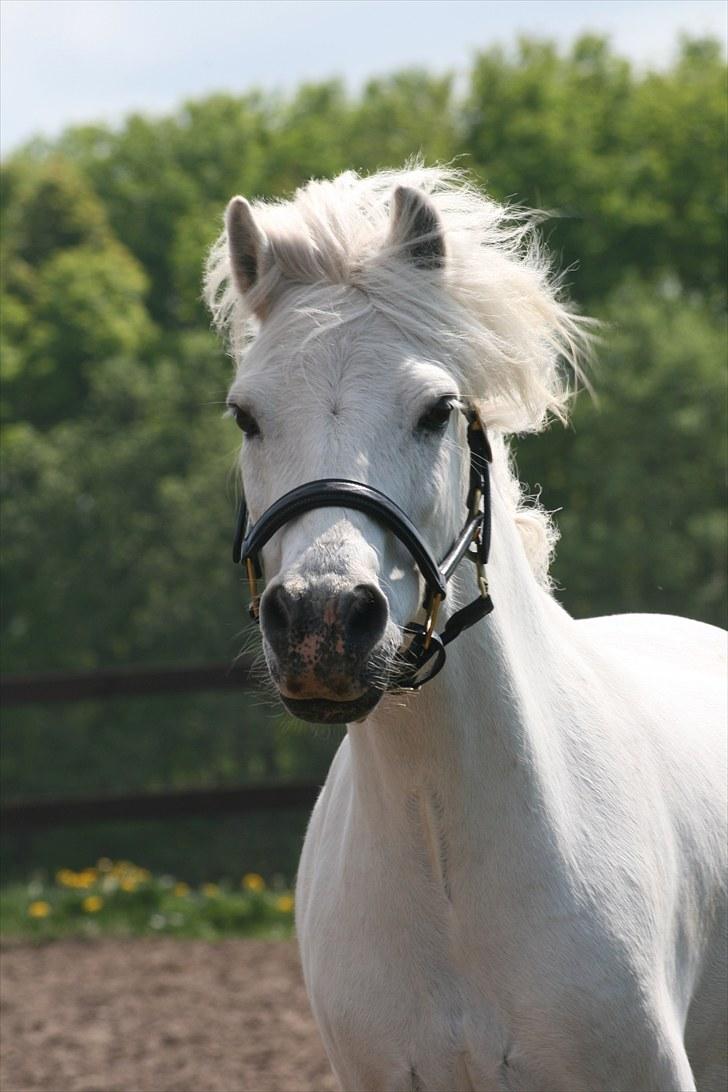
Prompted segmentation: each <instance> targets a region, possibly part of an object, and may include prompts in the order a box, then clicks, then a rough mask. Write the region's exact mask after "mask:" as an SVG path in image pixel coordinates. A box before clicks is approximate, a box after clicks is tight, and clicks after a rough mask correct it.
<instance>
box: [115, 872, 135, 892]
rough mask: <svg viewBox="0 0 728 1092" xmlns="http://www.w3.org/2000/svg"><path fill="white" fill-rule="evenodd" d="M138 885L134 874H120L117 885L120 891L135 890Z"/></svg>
mask: <svg viewBox="0 0 728 1092" xmlns="http://www.w3.org/2000/svg"><path fill="white" fill-rule="evenodd" d="M138 886H139V884H138V883H137V878H136V876H122V877H121V879H120V880H119V887H120V888H121V890H122V891H129V892H132V891H136V889H137V887H138Z"/></svg>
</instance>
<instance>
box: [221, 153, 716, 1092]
mask: <svg viewBox="0 0 728 1092" xmlns="http://www.w3.org/2000/svg"><path fill="white" fill-rule="evenodd" d="M206 291H207V297H208V300H209V302H210V305H211V307H212V310H213V314H214V317H215V320H216V322H217V324H218V326H219V327H220V328H224V329H225V330H226V331H227V332H228V333H229V335H230V336H231V339H232V343H233V347H234V351H235V353H236V356H237V358H238V367H237V374H236V377H235V380H234V382H233V384H232V388H231V391H230V395H229V404H230V407H231V410H232V412H233V413H234V415H235V417H236V419H237V421H238V424H239V425H240V426H241V428H242V429H243V431H244V432H245V434H246V436H245V440H244V443H243V455H244V457H243V461H242V467H243V482H244V490H245V494H246V496H247V502H248V506H249V520H250V526H255V524H256V521H258V520H259V519H260V517H261V515H262V514H263V513H264V512H265V511H266V510H267V509H268V508H269V506H270V505H271V503H272V502H274V501H276V500H277V499H278V498H280V497H281V495H282V494H284V493H286V492H287V491H289V490H291V489H293V488H294V487H298V486H301V485H303V484H304V483H306V482H309V481H312V480H315V481H317V480H318V479H321V478H323V477H324V476H326V475H328V476H336V477H339V478H346V479H349V480H354V481H358V482H364V483H368V484H369V485H370V486H373V487H376V488H377V489H379V490H381V491H382V493H384V494H386V495H387V497H389V498H391V499H392V500H393V501H395V502H396V503H397V504H398V505H399V506H400V507H401V508H402V509H403V510H404V512H406V513H407V515H408V516H409V517H410V519H411V521H412V523H413V524H414V525H415V527H416V528H417V530H418V531H419V532H420V534H421V535H422V537H423V539H424V540H425V541H426V542H427V543H428V544H429V546H430V547H431V549H432V552H433V553H434V554H436V555H437V556H438V557H439V556H442V554H444V553H445V552H446V550H447V549H448V548H449V546H450V543H451V542H452V541H453V539H454V537H455V536H456V535H457V532H458V531H459V529H460V527H461V525H462V523H463V519H464V517H465V515H466V511H465V503H466V501H465V498H466V496H467V494H468V483H469V479H468V467H469V461H470V460H469V457H468V447H467V444H466V422H465V419H464V416H463V415H462V414H460V413H458V412H457V409H458V408H459V407H466V408H469V411H470V413H471V415H472V413H473V411H474V410H475V411H477V413H478V414H479V417H480V419H481V421H482V422H483V424H484V426H485V427H486V429H487V430H488V432H489V433H490V435H491V439H492V443H493V467H492V474H493V496H492V534H493V544H492V558H491V561H490V564H489V567H488V578H489V583H490V589H491V592H492V597H493V600H494V602H495V609H494V611H493V613H492V614H490V615H489V616H488V617H487V618H484V619H482V620H480V621H479V622H478V623H477V624H475V625H473V626H471V628H469V629H468V630H467V632H464V633H462V634H461V635H460V636H459V638H458V639H457V640H456V641H454V642H453V643H452V644H451V645H450V647H449V649H448V658H447V663H446V665H445V667H444V669H443V670H442V671H441V672H440V674H439V675H438V677H437V678H436V679H433V680H432V681H430V682H428V683H426V684H425V685H424V686H423V687H422V689H421V690H420V691H418V692H417V693H400V694H397V693H392V692H390V691H389V690H387V687H388V686H390V684H391V680H392V679H393V678H396V672H397V664H398V663H401V661H402V659H403V657H404V656H405V652H404V646H406V643H407V640H408V639H409V638H408V637H407V636H406V635H405V634H404V633H403V626H404V625H405V624H406V623H408V622H409V621H410V620H411V619H413V618H414V617H415V616H416V615H417V611H418V609H419V608H420V604H421V601H422V596H423V590H424V582H423V579H422V577H421V575H420V572H419V571H418V569H417V567H416V566H415V564H414V563H413V560H412V556H411V554H410V552H409V551H408V550H407V549H405V548H404V547H403V545H402V543H401V542H400V541H399V539H398V537H397V535H395V534H392V533H391V531H390V530H388V529H387V528H386V527H385V526H383V524H382V522H381V521H380V520H379V519H378V518H376V514H375V515H371V514H367V513H366V512H362V511H359V510H354V509H352V508H351V507H349V506H347V505H344V504H341V505H339V506H338V507H335V508H332V507H327V508H322V507H319V506H315V507H314V508H313V510H311V508H310V506H308V507H305V509H304V510H303V511H302V512H301V513H299V514H298V516H297V517H296V518H293V517H292V516H291V514H290V512H289V513H288V514H287V516H286V518H285V520H284V521H283V525H282V526H279V527H278V529H277V530H276V532H275V533H274V534H272V535H271V536H269V538H268V540H267V542H266V544H265V545H264V547H263V548H262V554H261V556H262V562H263V565H262V568H263V574H264V581H265V590H264V593H263V595H262V599H261V602H260V621H261V630H262V635H263V642H264V650H265V655H266V658H267V662H268V667H269V670H270V674H271V676H272V678H273V680H274V682H275V684H276V686H277V688H278V689H279V691H280V695H281V697H282V699H283V701H284V703H285V704H286V705H287V706H288V707H289V708H290V709H292V710H293V711H294V712H296V713H298V714H299V715H301V716H303V717H304V718H306V719H314V720H324V721H325V720H329V721H344V720H345V721H347V722H349V724H348V730H347V734H346V736H345V738H344V740H343V742H342V744H341V746H340V748H339V750H338V753H337V755H336V757H335V759H334V762H333V765H332V767H331V771H330V773H329V776H328V779H327V781H326V784H325V786H324V788H323V791H322V792H321V796H320V798H319V800H318V803H317V804H316V807H315V810H314V812H313V816H312V819H311V823H310V826H309V830H308V834H307V837H306V841H305V845H304V848H303V855H302V858H301V864H300V869H299V875H298V884H297V892H296V906H297V911H296V920H297V930H298V938H299V942H300V948H301V956H302V962H303V970H304V975H305V980H306V986H307V989H308V993H309V996H310V999H311V1005H312V1007H313V1011H314V1014H315V1017H316V1020H317V1022H318V1026H319V1028H320V1030H321V1035H322V1037H323V1041H324V1044H325V1046H326V1050H327V1052H328V1055H329V1058H330V1060H331V1065H332V1066H333V1069H334V1072H335V1074H336V1077H337V1079H338V1081H339V1083H340V1085H341V1087H342V1089H346V1090H353V1089H362V1090H367V1092H372V1090H390V1092H405V1090H406V1092H424V1090H427V1092H434V1090H436V1089H442V1090H454V1089H499V1090H504V1089H508V1090H515V1089H522V1090H529V1092H568V1090H571V1089H573V1090H579V1092H583V1090H587V1089H588V1090H597V1089H599V1090H610V1092H613V1090H620V1092H636V1090H649V1092H655V1090H659V1092H668V1090H681V1092H686V1090H688V1089H695V1088H696V1087H697V1088H699V1089H700V1090H701V1092H708V1090H715V1092H718V1090H723V1089H724V1088H725V1080H726V1075H725V1068H724V1067H725V990H726V987H725V969H726V951H725V936H724V933H723V929H724V924H722V922H724V919H723V918H722V915H723V908H724V906H725V892H726V882H725V875H726V870H725V863H724V861H723V854H724V835H725V800H724V791H725V784H726V778H725V772H724V771H725V767H724V765H723V760H722V757H721V751H722V744H723V736H724V729H725V723H726V722H725V710H724V705H723V702H724V697H725V684H724V680H723V676H722V674H721V660H722V657H723V653H724V648H725V646H724V635H723V633H722V631H719V630H717V629H715V628H712V627H710V626H707V625H702V624H699V623H696V622H691V621H685V620H683V619H680V618H674V617H661V616H650V615H622V616H611V617H605V618H596V619H591V620H588V621H578V622H577V621H575V620H574V619H572V618H571V617H570V616H569V615H568V614H567V613H566V612H565V611H564V610H563V609H562V608H561V607H560V606H559V604H558V603H557V602H556V601H555V599H554V598H553V597H552V595H551V594H550V593H549V589H548V581H547V576H546V573H547V568H548V558H549V551H550V546H551V539H550V531H549V527H548V520H547V518H546V516H545V514H544V513H542V512H540V511H539V510H538V509H536V508H534V507H528V506H527V505H526V504H525V502H524V501H523V499H522V498H521V494H520V489H519V486H518V483H517V481H516V478H515V476H514V474H513V471H512V468H511V467H510V465H509V459H508V449H507V446H506V442H505V440H504V437H505V436H507V435H508V434H509V433H516V432H523V431H527V430H535V429H537V428H539V427H541V426H542V425H543V423H544V421H545V418H546V416H547V414H548V413H549V412H553V411H556V412H557V413H560V412H562V410H563V406H564V403H565V397H566V393H567V392H566V390H565V381H564V378H563V374H564V373H563V371H562V370H561V368H560V361H561V362H563V361H564V359H565V360H566V361H568V362H571V363H572V364H574V363H575V362H576V358H577V356H578V354H579V352H580V346H583V343H584V340H585V339H584V337H583V334H582V331H583V324H581V323H580V322H579V321H578V320H577V319H576V317H575V316H574V315H573V314H571V313H570V312H569V310H568V308H567V307H566V306H565V304H564V303H563V302H561V300H560V297H559V292H558V290H557V285H556V282H555V280H554V278H553V277H552V276H551V275H550V273H549V268H548V264H547V262H546V260H545V258H544V257H543V255H542V253H541V251H540V250H539V249H538V247H537V245H536V243H535V241H534V235H533V231H532V230H531V228H530V226H529V223H528V220H527V218H526V217H525V216H523V215H520V214H519V215H514V214H513V213H512V212H509V211H508V210H506V209H504V208H502V207H500V206H498V205H496V204H494V203H493V202H491V201H489V200H487V199H485V198H484V197H483V196H482V195H481V194H480V193H478V192H477V191H476V190H474V189H473V188H470V187H469V186H468V185H467V184H466V183H464V182H463V180H462V179H461V178H459V177H458V176H457V175H455V174H453V173H452V172H448V171H443V170H426V169H418V168H416V169H412V170H408V171H404V172H401V173H385V172H382V173H380V174H377V175H374V176H372V177H369V178H359V177H357V176H356V175H354V174H345V175H342V176H341V177H339V178H336V179H335V180H333V181H331V182H311V183H310V184H309V185H307V186H305V187H303V188H302V189H300V190H299V191H298V192H297V193H296V194H295V195H294V197H293V199H292V200H291V201H290V202H286V203H279V204H264V203H258V204H256V205H255V206H254V207H251V206H250V205H249V204H248V203H247V202H246V201H245V200H244V199H243V198H240V197H236V198H234V199H233V200H232V201H231V203H230V205H229V206H228V210H227V214H226V231H225V232H224V233H223V235H222V236H221V238H220V240H218V243H217V244H216V246H215V248H214V249H213V251H212V253H211V256H210V260H209V264H208V272H207V287H206ZM706 442H707V438H706ZM605 458H608V452H605ZM478 595H479V589H478V584H477V582H476V572H475V567H474V566H472V565H470V564H468V563H467V562H466V561H463V563H462V564H460V565H459V566H458V567H457V569H456V570H455V574H454V576H453V577H452V579H451V580H450V582H449V584H448V586H447V597H446V599H445V601H444V603H443V606H442V610H441V614H440V621H442V619H443V618H445V619H447V618H450V617H452V615H453V612H454V611H455V610H456V609H458V608H461V607H463V606H464V605H466V604H467V603H469V602H470V601H471V600H473V599H474V598H477V597H478ZM430 621H431V622H432V619H430Z"/></svg>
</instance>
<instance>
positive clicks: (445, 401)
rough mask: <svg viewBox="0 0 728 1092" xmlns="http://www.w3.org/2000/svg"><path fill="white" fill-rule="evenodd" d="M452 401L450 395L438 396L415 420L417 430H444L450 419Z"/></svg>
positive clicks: (453, 400)
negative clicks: (417, 419) (416, 420)
mask: <svg viewBox="0 0 728 1092" xmlns="http://www.w3.org/2000/svg"><path fill="white" fill-rule="evenodd" d="M454 402H455V399H454V398H453V397H452V395H447V397H445V398H438V400H437V402H434V403H433V404H432V405H431V406H430V407H429V409H427V410H425V412H424V413H423V414H422V416H421V417H420V419H419V421H418V422H417V430H418V432H444V430H445V429H446V428H447V423H448V421H449V420H450V414H451V413H452V410H453V404H454Z"/></svg>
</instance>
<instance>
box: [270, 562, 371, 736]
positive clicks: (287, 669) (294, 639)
mask: <svg viewBox="0 0 728 1092" xmlns="http://www.w3.org/2000/svg"><path fill="white" fill-rule="evenodd" d="M388 620H389V608H388V605H387V600H386V598H385V597H384V595H383V594H382V592H381V591H380V590H379V588H378V587H377V586H376V585H375V584H357V585H355V586H354V587H351V588H349V589H341V588H340V587H339V588H338V589H334V588H333V587H332V586H331V583H330V582H329V581H324V582H321V583H320V584H319V585H318V586H317V587H316V586H315V587H313V588H310V587H309V588H307V589H306V590H300V588H296V589H295V590H293V589H292V588H291V587H287V586H286V583H285V582H278V583H274V584H272V585H270V586H269V587H268V588H267V589H266V591H265V593H264V595H263V597H262V599H261V603H260V624H261V630H262V634H263V638H264V641H265V651H266V658H267V660H268V667H269V669H270V672H271V675H272V677H273V680H274V681H275V683H276V685H277V686H278V689H279V691H280V695H281V699H282V700H283V702H284V704H285V705H286V707H287V708H288V709H289V710H290V712H292V713H293V714H294V715H295V716H297V717H300V718H301V719H302V720H311V721H318V722H322V723H328V724H335V723H347V722H350V721H352V720H357V719H360V718H361V717H362V716H364V715H366V713H367V712H369V711H370V710H371V709H372V708H373V707H374V706H375V705H376V703H377V701H378V700H379V698H380V697H381V691H379V690H377V689H376V688H375V687H374V686H373V685H372V681H371V678H370V663H371V659H372V653H373V651H374V649H375V648H376V647H377V645H378V644H379V643H380V641H381V639H382V636H383V634H384V632H385V629H386V627H387V622H388Z"/></svg>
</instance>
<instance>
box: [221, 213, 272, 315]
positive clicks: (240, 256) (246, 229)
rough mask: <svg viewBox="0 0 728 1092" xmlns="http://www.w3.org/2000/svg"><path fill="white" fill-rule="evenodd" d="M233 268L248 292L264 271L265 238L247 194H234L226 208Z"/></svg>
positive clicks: (240, 284)
mask: <svg viewBox="0 0 728 1092" xmlns="http://www.w3.org/2000/svg"><path fill="white" fill-rule="evenodd" d="M225 228H226V230H227V240H228V253H229V255H230V268H231V269H232V273H233V276H234V278H235V283H236V285H237V286H238V289H239V290H240V292H242V294H243V295H245V294H246V293H247V292H249V291H250V289H251V288H253V287H254V285H255V283H256V281H257V280H258V277H259V276H260V274H261V266H262V261H263V255H264V252H265V247H266V241H265V236H264V235H263V232H262V231H261V230H260V228H259V227H258V225H257V224H256V222H255V217H254V216H253V210H252V209H251V207H250V205H249V204H248V202H247V201H246V200H245V198H244V197H233V198H232V200H231V201H230V203H229V204H228V207H227V209H226V210H225Z"/></svg>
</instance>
